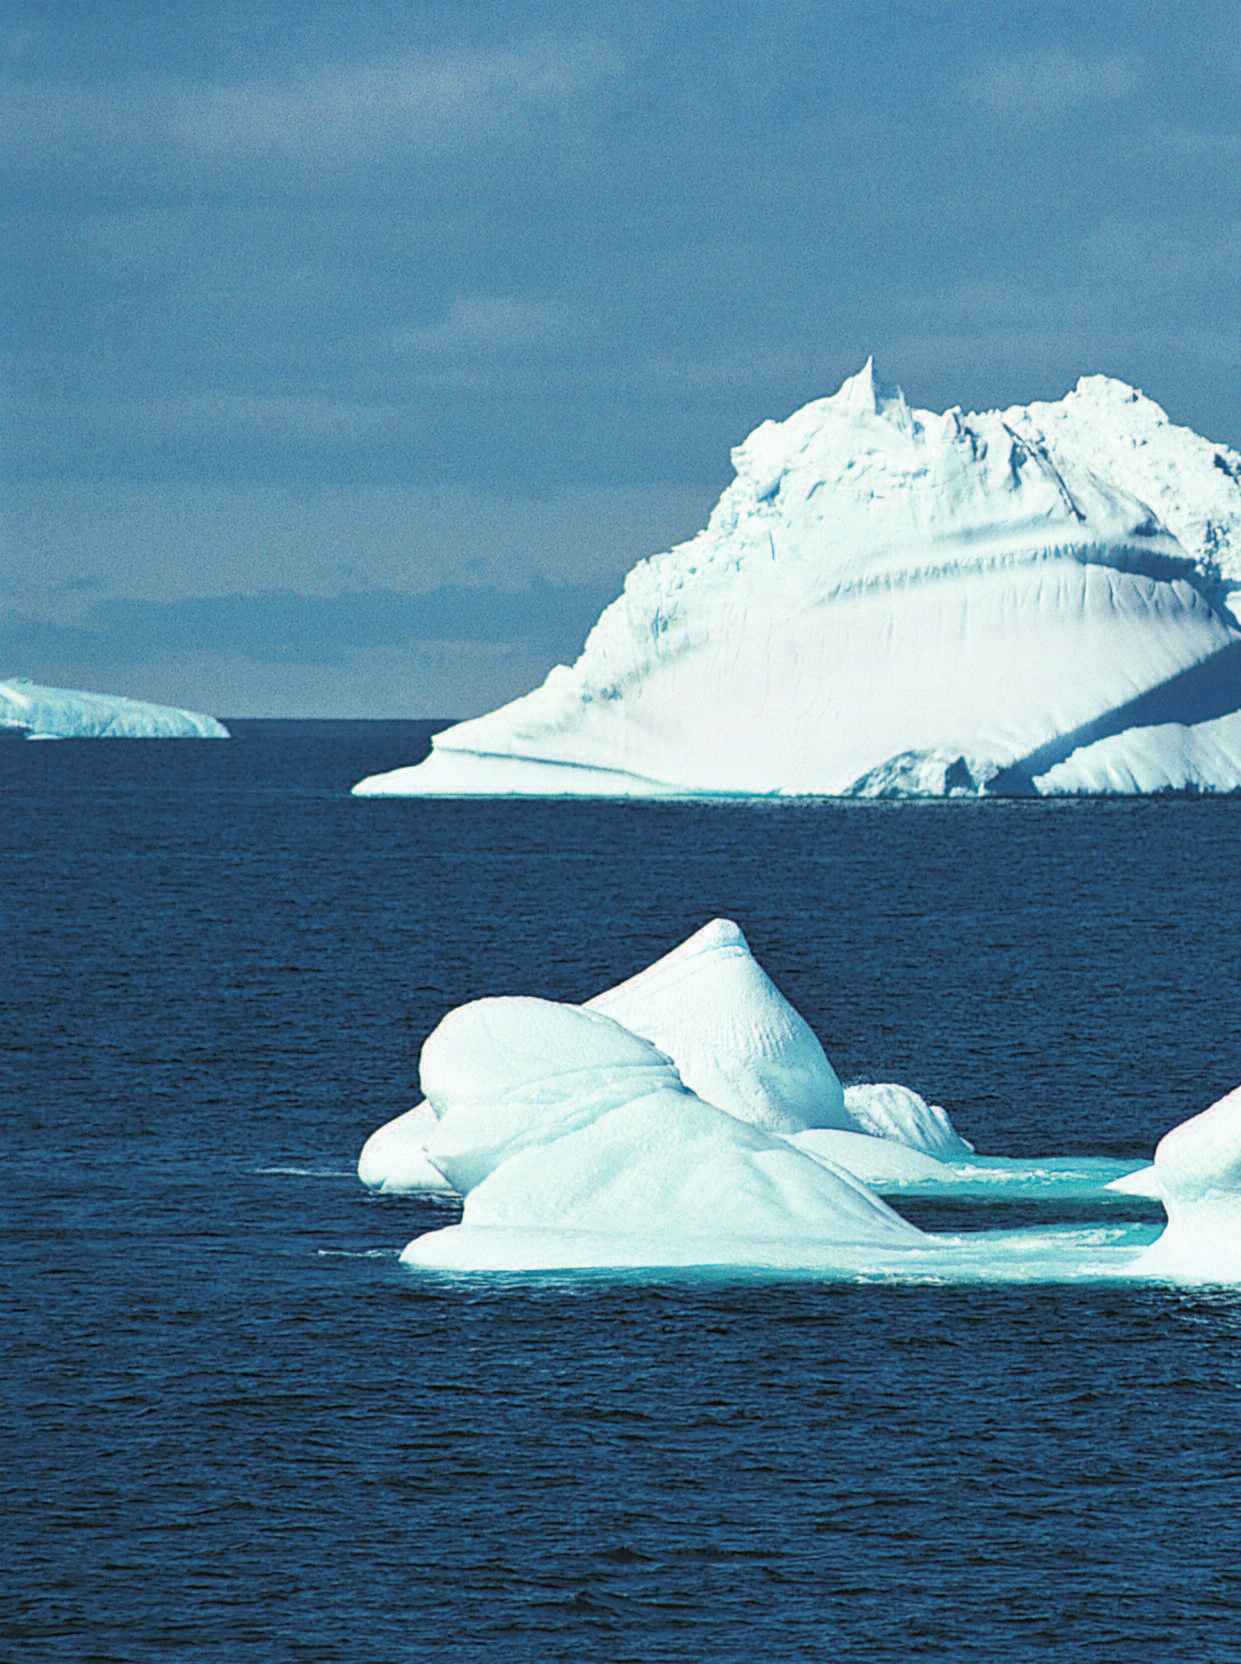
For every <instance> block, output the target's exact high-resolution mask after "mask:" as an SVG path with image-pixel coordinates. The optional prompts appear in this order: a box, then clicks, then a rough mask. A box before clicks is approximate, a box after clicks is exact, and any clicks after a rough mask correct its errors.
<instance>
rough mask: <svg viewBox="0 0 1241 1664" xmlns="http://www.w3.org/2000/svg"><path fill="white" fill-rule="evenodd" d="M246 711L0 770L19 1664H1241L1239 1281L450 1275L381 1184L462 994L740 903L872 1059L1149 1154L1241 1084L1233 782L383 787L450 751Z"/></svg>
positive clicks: (1038, 1129)
mask: <svg viewBox="0 0 1241 1664" xmlns="http://www.w3.org/2000/svg"><path fill="white" fill-rule="evenodd" d="M235 729H236V734H237V737H236V739H235V740H234V741H233V742H232V743H231V744H216V743H195V742H175V741H174V742H157V741H154V742H123V741H107V742H102V741H101V742H61V743H59V744H42V745H34V744H13V745H7V746H5V747H4V755H3V757H2V758H0V769H2V771H3V772H2V774H0V789H2V791H3V815H2V816H0V851H2V857H0V858H2V861H3V866H2V869H0V898H2V905H3V920H4V968H3V982H2V992H0V1000H2V1001H3V1014H2V1020H0V1048H2V1049H0V1107H2V1111H3V1117H4V1127H5V1136H4V1143H3V1150H4V1158H3V1160H4V1166H3V1197H4V1203H3V1206H4V1222H5V1223H4V1233H3V1242H4V1255H5V1261H6V1268H5V1287H6V1293H7V1296H8V1298H7V1301H6V1305H7V1315H6V1320H5V1323H4V1327H3V1349H4V1356H3V1362H2V1371H0V1403H2V1405H3V1422H4V1436H5V1448H4V1451H3V1462H2V1463H0V1491H2V1501H0V1531H2V1532H3V1534H4V1538H5V1546H4V1553H3V1557H2V1560H0V1564H2V1566H3V1592H2V1595H0V1657H3V1658H4V1659H6V1660H14V1661H18V1660H20V1661H23V1664H25V1661H27V1660H29V1661H39V1664H50V1661H62V1660H64V1661H68V1660H72V1661H75V1664H77V1661H89V1664H113V1661H116V1664H148V1661H150V1664H191V1661H193V1664H198V1661H211V1664H225V1661H237V1664H267V1661H273V1664H277V1661H278V1664H284V1661H294V1660H306V1661H314V1664H319V1661H323V1664H331V1661H343V1664H416V1661H417V1664H421V1661H428V1664H438V1661H440V1660H444V1661H447V1660H454V1661H463V1660H464V1661H468V1660H484V1659H485V1660H489V1661H490V1660H497V1661H506V1660H527V1659H529V1660H539V1661H543V1660H548V1661H560V1660H565V1661H568V1660H579V1659H582V1658H601V1659H607V1660H609V1661H612V1660H618V1661H625V1660H634V1661H639V1660H641V1661H647V1660H652V1661H653V1660H661V1661H663V1660H667V1661H670V1664H671V1661H681V1660H704V1661H705V1660H711V1661H713V1664H714V1661H731V1660H737V1661H741V1660H745V1661H747V1664H748V1661H752V1660H756V1659H758V1660H764V1661H776V1664H780V1661H793V1660H798V1661H801V1660H815V1661H817V1660H844V1661H853V1660H857V1661H859V1664H860V1661H863V1660H865V1661H867V1664H896V1661H903V1660H907V1659H913V1658H928V1659H935V1658H938V1659H949V1660H979V1661H984V1660H985V1661H988V1664H996V1661H1001V1660H1005V1661H1006V1660H1013V1661H1022V1664H1028V1661H1031V1660H1038V1661H1047V1664H1057V1661H1065V1664H1068V1661H1073V1664H1078V1661H1080V1660H1081V1659H1083V1658H1100V1659H1106V1660H1109V1661H1116V1660H1121V1661H1127V1660H1134V1661H1137V1660H1142V1661H1143V1664H1147V1661H1150V1660H1154V1659H1158V1660H1166V1659H1186V1660H1194V1661H1195V1664H1202V1661H1203V1660H1211V1661H1217V1664H1218V1661H1227V1660H1234V1659H1241V1623H1239V1621H1238V1616H1239V1613H1241V1440H1239V1439H1238V1436H1237V1430H1236V1429H1237V1416H1238V1411H1239V1409H1241V1293H1233V1292H1229V1291H1226V1290H1225V1291H1200V1292H1195V1293H1187V1292H1181V1293H1178V1292H1175V1291H1172V1290H1166V1291H1165V1290H1161V1289H1158V1288H1149V1287H1148V1288H1137V1287H1123V1286H1115V1285H1114V1286H1099V1287H1092V1286H1085V1287H1082V1286H1073V1287H1046V1288H1044V1287H1015V1288H1014V1287H1007V1288H987V1287H977V1288H971V1287H950V1288H935V1287H912V1288H900V1287H878V1286H853V1285H846V1284H815V1283H813V1282H804V1281H800V1282H798V1281H791V1282H788V1283H781V1282H764V1283H755V1282H752V1281H747V1280H745V1279H743V1278H740V1277H739V1278H737V1279H736V1280H735V1281H732V1282H728V1281H724V1282H719V1281H716V1282H705V1281H695V1280H694V1279H693V1278H692V1277H686V1278H682V1279H679V1280H678V1279H674V1278H662V1279H657V1280H655V1281H653V1282H642V1281H639V1280H633V1279H629V1280H626V1279H624V1278H615V1277H613V1278H609V1277H606V1276H602V1277H594V1278H589V1279H579V1280H576V1281H575V1280H573V1279H568V1278H564V1277H560V1278H555V1277H549V1278H543V1279H537V1278H536V1279H530V1280H527V1281H524V1282H523V1281H521V1280H513V1279H510V1280H507V1281H506V1280H503V1279H498V1280H495V1281H490V1282H489V1281H487V1280H471V1279H457V1280H454V1279H451V1278H438V1279H431V1278H419V1277H418V1276H417V1275H415V1274H414V1273H411V1272H408V1271H405V1270H403V1269H402V1268H401V1267H400V1266H399V1265H398V1264H397V1258H396V1256H397V1254H398V1253H399V1251H400V1249H401V1248H402V1247H403V1246H404V1244H405V1243H406V1242H407V1241H408V1240H409V1239H410V1238H411V1237H412V1236H414V1235H415V1234H416V1233H418V1232H419V1231H421V1230H424V1229H427V1228H433V1227H436V1226H438V1225H440V1224H443V1223H445V1222H447V1221H448V1220H449V1219H450V1218H451V1214H450V1213H448V1212H446V1211H445V1210H444V1209H443V1208H438V1209H437V1208H434V1207H432V1206H431V1205H430V1204H428V1203H419V1202H415V1201H410V1200H403V1199H399V1198H397V1199H376V1198H373V1197H370V1196H368V1195H366V1194H365V1193H364V1192H363V1191H362V1189H361V1188H360V1186H359V1185H358V1183H357V1181H356V1178H355V1176H354V1173H353V1166H354V1163H355V1161H356V1158H357V1153H358V1150H359V1149H360V1147H361V1144H362V1142H363V1141H364V1139H365V1138H366V1136H367V1135H368V1134H369V1133H370V1132H371V1131H372V1130H373V1129H374V1128H375V1127H376V1126H378V1125H379V1124H380V1123H382V1122H383V1121H386V1120H388V1119H390V1118H391V1117H392V1116H393V1115H395V1114H397V1113H399V1112H400V1111H401V1110H403V1109H405V1108H407V1107H408V1106H409V1105H410V1103H412V1102H413V1101H414V1099H415V1097H416V1096H417V1091H416V1070H417V1054H418V1049H419V1046H420V1044H421V1041H422V1039H423V1038H424V1037H425V1035H426V1034H427V1033H428V1032H429V1030H430V1029H431V1028H432V1027H433V1026H434V1024H435V1023H436V1022H437V1021H438V1020H439V1018H440V1016H441V1015H442V1014H443V1013H444V1011H445V1010H446V1009H447V1008H449V1007H450V1006H452V1005H455V1004H459V1003H460V1002H462V1001H463V1000H466V999H469V998H472V997H475V996H478V995H483V994H492V993H506V992H511V993H536V994H541V995H546V996H550V997H553V998H567V999H580V998H582V997H585V996H587V995H589V994H591V993H593V992H596V991H597V990H599V989H600V988H603V987H605V986H607V985H608V984H610V983H612V982H615V981H617V980H619V979H620V978H621V977H624V976H626V975H628V974H630V973H631V972H633V971H634V970H636V969H638V968H640V967H641V966H642V965H644V964H646V963H647V962H648V961H649V960H651V959H652V958H654V957H656V956H657V955H659V954H660V953H662V952H664V951H666V949H667V948H669V947H670V946H672V945H673V944H674V943H675V942H677V941H679V940H680V939H681V938H682V937H684V936H685V935H687V934H689V932H690V931H691V930H693V929H694V928H696V927H697V926H698V925H700V924H701V923H703V922H704V921H705V920H706V919H708V918H710V917H712V916H713V915H724V916H728V917H732V918H735V919H736V920H737V921H738V922H739V923H740V924H741V925H742V926H743V928H744V929H745V930H746V932H747V934H748V936H749V938H750V942H751V945H752V947H753V948H754V951H755V953H756V954H757V956H758V958H759V959H760V961H761V962H762V963H763V965H764V966H765V967H766V969H767V970H768V972H769V973H770V974H771V976H772V977H773V978H774V980H775V981H776V983H777V985H778V986H779V987H780V988H781V989H782V990H783V991H784V992H785V993H786V994H787V995H788V997H789V998H790V999H791V1000H792V1001H793V1003H794V1004H795V1005H796V1006H797V1007H798V1008H799V1009H800V1010H801V1011H802V1013H803V1014H804V1015H805V1016H806V1017H807V1019H808V1020H809V1021H810V1023H811V1025H812V1026H813V1027H814V1028H815V1029H816V1031H817V1032H818V1033H819V1035H820V1036H821V1038H822V1039H823V1041H824V1044H825V1045H826V1047H827V1050H828V1053H829V1055H830V1056H831V1058H832V1060H833V1062H834V1063H835V1064H836V1067H837V1069H838V1071H839V1072H840V1074H841V1075H842V1077H843V1078H845V1079H846V1080H849V1079H856V1078H883V1079H891V1080H898V1081H902V1082H904V1083H905V1084H907V1085H910V1086H914V1087H916V1088H917V1089H918V1090H919V1091H921V1092H922V1093H924V1095H926V1096H927V1097H928V1098H932V1099H934V1100H936V1101H938V1102H940V1103H942V1104H944V1105H945V1106H946V1107H947V1108H948V1109H949V1111H950V1112H951V1114H952V1116H953V1119H954V1121H955V1123H956V1125H957V1126H958V1127H959V1128H960V1130H961V1131H962V1132H963V1133H964V1134H965V1135H966V1136H967V1137H970V1138H972V1139H973V1140H974V1141H975V1143H976V1144H977V1145H978V1146H979V1148H980V1149H981V1150H984V1151H987V1152H992V1153H1000V1154H1010V1155H1013V1154H1026V1153H1028V1154H1102V1155H1116V1156H1128V1157H1133V1158H1134V1159H1135V1160H1142V1159H1147V1158H1148V1157H1149V1154H1150V1151H1151V1149H1152V1147H1153V1144H1154V1142H1155V1140H1156V1139H1157V1138H1158V1136H1159V1135H1160V1134H1161V1133H1162V1132H1163V1131H1164V1130H1166V1129H1167V1128H1168V1127H1170V1126H1172V1125H1173V1124H1175V1123H1176V1122H1178V1121H1180V1120H1182V1119H1184V1118H1185V1117H1186V1116H1188V1115H1190V1114H1192V1113H1194V1112H1195V1111H1196V1110H1198V1109H1200V1108H1202V1107H1204V1106H1205V1105H1206V1104H1207V1103H1209V1102H1210V1101H1212V1099H1213V1098H1215V1097H1217V1096H1219V1095H1220V1094H1221V1093H1222V1092H1224V1091H1225V1090H1227V1089H1229V1088H1231V1087H1232V1086H1234V1085H1235V1084H1236V1083H1237V1081H1238V1080H1241V1023H1239V1022H1238V1012H1237V988H1238V985H1239V972H1241V946H1239V943H1241V934H1239V933H1238V930H1237V926H1236V920H1237V917H1238V911H1239V907H1241V802H1238V801H1228V800H1225V801H1218V802H1217V801H1207V800H1203V801H1188V800H1167V801H1163V800H1161V801H1153V802H1128V801H1111V802H1107V801H1083V802H1064V803H1054V802H1053V803H1038V802H1013V803H1002V802H997V803H982V804H963V803H950V804H943V805H922V806H900V805H875V804H872V805H855V806H851V807H846V806H840V805H830V804H819V805H785V806H768V805H761V804H759V805H750V806H745V805H738V804H726V803H721V804H693V803H658V804H604V803H586V802H582V803H563V802H547V803H537V802H536V803H518V802H495V803H485V802H483V803H433V802H421V803H420V802H410V801H385V800H382V799H370V800H354V799H351V798H350V797H349V796H348V788H349V786H350V784H351V783H352V782H353V781H354V780H356V779H358V778H360V777H361V776H363V775H365V774H369V773H373V772H375V771H377V770H379V769H383V768H388V767H392V766H395V765H397V764H399V763H403V762H408V761H411V760H413V759H414V758H415V757H416V756H417V755H418V754H419V752H420V749H421V745H422V742H423V740H424V738H425V733H426V729H425V728H419V727H418V726H417V725H412V724H383V723H369V724H368V723H341V724H332V723H301V724H281V723H238V724H236V725H235ZM981 1211H982V1212H983V1213H984V1214H985V1215H986V1217H985V1219H984V1220H983V1221H982V1222H983V1223H985V1224H987V1225H989V1226H994V1225H996V1224H997V1223H1002V1222H1003V1219H997V1217H996V1215H997V1213H999V1214H1001V1215H1002V1214H1003V1208H1002V1207H1000V1206H999V1205H998V1204H997V1205H993V1206H992V1207H991V1208H988V1209H983V1210H981ZM1005 1217H1006V1216H1005ZM919 1222H920V1223H925V1222H927V1221H926V1220H924V1219H922V1218H920V1219H919Z"/></svg>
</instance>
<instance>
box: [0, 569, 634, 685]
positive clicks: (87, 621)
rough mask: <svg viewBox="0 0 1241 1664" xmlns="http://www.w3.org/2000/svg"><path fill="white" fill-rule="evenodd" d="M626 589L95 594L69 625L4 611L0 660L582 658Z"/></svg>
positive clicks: (453, 587) (328, 662)
mask: <svg viewBox="0 0 1241 1664" xmlns="http://www.w3.org/2000/svg"><path fill="white" fill-rule="evenodd" d="M618 589H619V583H618V584H617V585H616V586H615V587H613V586H612V585H609V584H603V583H600V584H597V585H593V586H591V585H581V586H578V587H570V586H568V585H551V584H532V585H530V586H529V587H527V588H526V589H523V590H507V589H501V588H497V587H494V586H491V587H489V586H483V585H478V586H475V585H464V584H446V585H443V586H441V587H440V588H438V589H434V590H428V591H426V592H425V593H423V594H413V593H409V592H407V591H400V590H360V591H346V592H344V593H342V594H339V595H334V596H328V595H304V594H299V593H297V592H295V591H292V590H268V591H266V592H265V593H262V594H259V595H221V596H186V597H185V598H183V599H181V600H176V601H163V602H157V601H142V600H134V599H123V598H112V599H106V600H99V601H96V602H94V603H93V604H92V605H91V606H90V607H89V608H88V609H87V611H86V612H85V613H84V614H83V615H82V616H81V618H80V619H79V620H77V621H75V622H72V623H61V622H52V621H49V620H47V619H39V618H33V617H30V616H26V615H23V614H20V613H18V612H12V613H6V614H0V662H4V663H6V664H7V665H8V666H9V667H10V669H9V671H7V672H6V674H20V673H23V672H25V670H26V667H27V666H29V665H31V664H33V663H37V662H38V661H39V660H41V659H43V658H48V657H50V658H53V659H55V660H57V661H65V660H76V661H78V662H80V663H82V664H84V665H102V664H109V665H111V664H116V665H133V664H139V663H141V662H143V661H145V660H148V659H157V658H163V657H168V656H170V655H171V656H187V655H189V656H196V655H207V656H214V657H227V658H239V659H243V660H247V661H249V662H251V663H253V664H265V665H275V664H287V665H310V666H314V665H321V666H341V665H343V664H345V663H346V662H347V661H348V660H349V659H350V658H351V657H353V656H354V655H356V654H359V653H368V652H373V651H375V650H378V649H386V648H392V647H401V648H407V647H410V646H412V645H415V644H417V643H428V642H437V643H444V642H450V643H451V642H456V643H468V644H472V645H476V646H495V645H498V644H501V643H515V642H520V643H524V644H531V643H533V644H537V645H539V646H542V647H545V648H546V649H547V650H548V652H549V653H550V654H551V655H552V656H560V657H565V656H568V657H576V655H577V653H578V651H579V650H580V648H581V645H582V642H583V641H584V640H585V637H586V634H587V632H588V630H589V629H590V626H591V625H592V624H593V623H594V622H595V619H596V618H597V617H598V614H599V612H600V611H601V610H602V608H603V607H604V606H605V605H606V604H607V602H608V601H609V600H611V599H612V598H613V596H614V595H615V593H617V591H618ZM13 667H17V668H16V669H14V668H13Z"/></svg>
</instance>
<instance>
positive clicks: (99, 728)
mask: <svg viewBox="0 0 1241 1664" xmlns="http://www.w3.org/2000/svg"><path fill="white" fill-rule="evenodd" d="M0 729H11V730H15V731H17V732H19V733H24V734H25V735H26V736H27V737H28V738H30V739H212V740H216V739H218V740H226V739H227V738H228V737H229V736H228V729H227V728H225V726H224V724H223V723H221V722H217V721H216V719H215V717H213V716H204V715H203V714H202V713H201V712H199V711H181V710H176V709H174V708H173V707H172V706H170V705H152V704H148V703H147V702H146V701H145V700H141V699H127V698H125V697H124V696H123V695H121V694H108V693H80V692H78V691H77V690H76V689H73V688H45V687H39V686H38V685H37V684H36V683H34V682H27V681H24V680H22V679H20V678H16V679H13V680H10V681H0Z"/></svg>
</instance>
